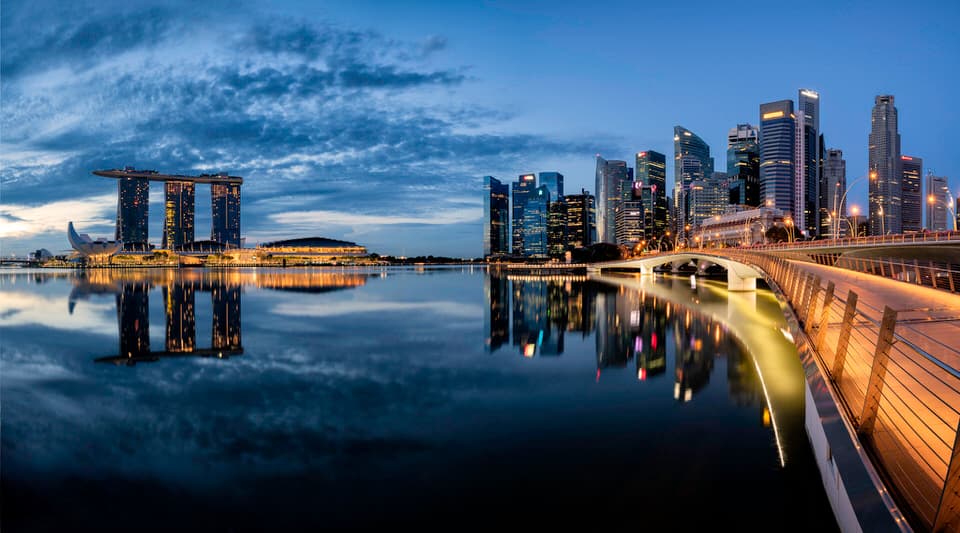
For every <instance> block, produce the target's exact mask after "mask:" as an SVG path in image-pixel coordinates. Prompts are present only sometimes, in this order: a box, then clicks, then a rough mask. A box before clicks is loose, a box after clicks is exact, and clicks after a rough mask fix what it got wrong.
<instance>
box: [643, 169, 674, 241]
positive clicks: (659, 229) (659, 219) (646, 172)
mask: <svg viewBox="0 0 960 533" xmlns="http://www.w3.org/2000/svg"><path fill="white" fill-rule="evenodd" d="M636 182H637V183H640V184H641V185H642V186H644V187H648V188H649V191H648V194H649V195H650V199H649V200H648V201H647V202H646V203H645V204H644V220H646V221H647V222H646V223H645V225H644V232H645V236H646V238H647V240H650V239H654V238H659V237H660V236H662V235H664V234H666V232H667V227H668V226H667V210H668V208H667V156H665V155H663V154H661V153H660V152H655V151H653V150H646V151H644V152H638V153H637V166H636Z"/></svg>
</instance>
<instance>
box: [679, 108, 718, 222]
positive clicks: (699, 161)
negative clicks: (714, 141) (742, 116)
mask: <svg viewBox="0 0 960 533" xmlns="http://www.w3.org/2000/svg"><path fill="white" fill-rule="evenodd" d="M673 164H674V202H675V203H676V213H675V214H676V225H677V233H678V234H681V235H684V234H685V231H686V230H685V228H686V226H687V225H689V224H691V222H692V221H691V219H690V198H689V191H690V186H691V185H692V184H693V182H694V181H698V180H704V179H706V178H709V177H710V176H712V175H713V158H712V157H710V146H709V145H708V144H707V143H706V142H704V141H703V139H701V138H700V137H698V136H697V135H696V134H694V133H693V132H692V131H690V130H688V129H686V128H684V127H683V126H674V128H673Z"/></svg>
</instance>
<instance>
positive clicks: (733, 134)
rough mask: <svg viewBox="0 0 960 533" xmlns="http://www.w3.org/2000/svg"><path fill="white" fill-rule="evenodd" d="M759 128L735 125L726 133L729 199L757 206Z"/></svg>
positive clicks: (758, 193)
mask: <svg viewBox="0 0 960 533" xmlns="http://www.w3.org/2000/svg"><path fill="white" fill-rule="evenodd" d="M759 137H760V131H759V130H757V127H756V126H751V125H750V124H737V127H735V128H730V132H729V133H727V176H728V179H729V181H730V189H729V195H730V199H729V202H730V203H731V204H734V205H746V206H750V207H757V206H759V205H760V144H759V142H758V139H759Z"/></svg>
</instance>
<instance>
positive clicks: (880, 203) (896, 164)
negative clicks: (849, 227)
mask: <svg viewBox="0 0 960 533" xmlns="http://www.w3.org/2000/svg"><path fill="white" fill-rule="evenodd" d="M897 121H898V118H897V108H896V107H895V106H894V98H893V95H880V96H877V97H876V98H875V99H874V105H873V111H872V112H871V114H870V136H869V138H868V144H869V172H870V175H871V178H870V179H869V180H868V181H869V182H870V188H869V197H870V200H869V201H870V235H884V234H887V233H892V234H898V233H902V232H903V225H902V222H903V215H902V214H901V206H902V197H901V195H902V194H903V186H902V184H901V182H900V179H901V171H900V133H899V131H898V128H897Z"/></svg>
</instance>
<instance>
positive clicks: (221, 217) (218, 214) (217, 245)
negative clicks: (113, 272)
mask: <svg viewBox="0 0 960 533" xmlns="http://www.w3.org/2000/svg"><path fill="white" fill-rule="evenodd" d="M93 173H94V174H96V175H97V176H103V177H105V178H116V179H117V180H118V183H117V194H118V198H117V233H116V240H118V241H122V242H123V249H124V250H125V251H148V250H150V245H149V241H148V239H147V237H148V236H147V227H148V225H149V224H148V223H149V203H150V182H151V181H160V182H163V183H164V187H165V193H166V195H165V198H164V210H163V244H162V247H163V248H164V249H168V250H178V251H189V250H195V249H197V248H204V249H209V250H210V251H214V250H216V249H223V248H239V247H240V186H241V185H242V184H243V178H241V177H238V176H228V175H227V174H226V173H220V174H201V175H199V176H181V175H177V174H160V173H159V172H157V171H155V170H135V169H133V168H131V167H127V168H125V169H123V170H95V171H93ZM198 183H201V184H207V183H209V184H210V197H211V202H210V203H211V206H210V207H211V210H212V215H213V224H212V226H211V231H210V241H207V242H203V241H199V242H198V241H195V240H194V205H195V201H194V199H195V190H196V185H197V184H198Z"/></svg>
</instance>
